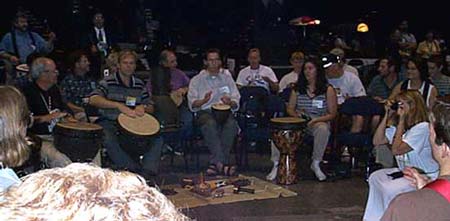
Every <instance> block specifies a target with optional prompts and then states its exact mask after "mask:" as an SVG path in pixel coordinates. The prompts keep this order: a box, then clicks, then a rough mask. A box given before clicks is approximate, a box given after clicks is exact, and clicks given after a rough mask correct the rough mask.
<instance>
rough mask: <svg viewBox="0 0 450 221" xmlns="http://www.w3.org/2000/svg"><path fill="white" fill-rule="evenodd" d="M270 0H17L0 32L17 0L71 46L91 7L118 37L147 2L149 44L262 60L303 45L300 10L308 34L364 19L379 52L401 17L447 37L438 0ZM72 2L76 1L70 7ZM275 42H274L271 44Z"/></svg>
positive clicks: (131, 30)
mask: <svg viewBox="0 0 450 221" xmlns="http://www.w3.org/2000/svg"><path fill="white" fill-rule="evenodd" d="M268 2H269V3H268V5H267V6H265V5H264V4H263V3H262V1H261V0H248V1H246V0H226V1H225V0H223V1H219V0H182V1H177V0H154V1H149V0H127V1H125V0H97V1H94V0H75V1H74V0H71V1H68V0H61V1H49V0H40V1H26V0H18V1H14V2H10V3H9V6H8V7H2V9H1V12H0V13H1V14H2V17H3V18H4V19H2V20H1V22H0V34H4V33H5V32H7V31H8V30H9V27H10V19H9V18H11V17H12V16H13V15H14V13H15V12H16V9H17V8H18V7H19V6H22V7H24V8H26V9H29V10H30V11H31V12H32V13H33V15H35V16H36V18H38V20H41V21H43V20H47V21H48V25H49V26H50V27H51V29H52V30H54V31H55V33H56V34H57V36H58V41H57V46H58V47H59V48H65V49H72V48H76V47H77V42H78V39H79V38H80V37H81V35H82V34H83V32H85V30H86V28H87V27H88V25H89V24H90V23H91V17H92V14H93V13H94V12H95V11H102V12H103V13H104V15H105V17H106V23H107V26H109V27H111V28H114V29H115V32H116V33H117V34H118V37H119V40H121V41H123V42H134V43H136V42H138V41H139V39H140V36H141V35H143V33H144V32H145V30H144V29H145V25H144V20H143V19H144V12H143V10H144V8H150V9H151V10H152V15H153V19H154V20H157V21H159V23H160V26H159V29H158V30H156V32H155V36H154V40H153V41H152V42H151V44H152V45H153V46H154V47H153V48H154V50H157V49H160V48H162V47H169V46H170V47H174V46H177V45H185V46H187V47H188V48H191V49H190V50H204V49H205V48H208V47H218V48H221V49H224V50H226V51H227V52H228V53H229V54H231V55H233V54H239V52H238V51H245V50H246V49H248V48H249V47H253V46H258V47H262V49H266V50H263V55H264V52H266V54H265V56H266V59H267V60H271V61H275V62H281V63H283V62H286V57H287V56H288V54H289V51H292V50H294V49H297V48H302V47H304V44H305V42H307V41H304V40H303V39H302V29H301V27H298V26H291V25H288V21H289V20H290V19H293V18H297V17H299V16H303V15H308V16H311V17H315V18H318V19H320V20H321V25H320V26H318V27H314V28H310V27H308V28H307V38H308V37H309V36H310V34H311V33H313V32H320V33H322V34H324V33H329V32H336V30H341V31H342V30H345V33H346V34H348V35H349V36H350V35H354V33H351V31H349V30H353V28H354V26H355V25H356V24H357V22H359V21H365V22H366V23H368V24H369V28H370V32H369V34H366V35H367V36H370V39H373V40H375V42H376V46H375V48H376V50H377V55H378V54H381V53H382V52H383V48H384V46H385V41H386V40H387V38H388V36H389V32H390V31H391V30H392V29H393V28H394V27H395V26H397V25H398V23H399V22H400V21H401V20H402V19H407V20H409V27H410V31H411V32H413V33H414V34H415V35H416V38H417V40H418V41H421V40H423V36H424V34H425V31H427V30H428V29H434V30H438V31H440V32H441V33H442V34H443V35H444V38H445V39H448V36H449V32H450V29H449V23H450V15H449V9H448V8H447V7H445V6H444V3H443V1H433V0H431V1H430V0H429V1H422V2H418V1H415V2H413V1H354V0H352V1H326V0H317V1H302V0H297V1H296V0H284V1H281V3H280V1H274V0H269V1H268ZM74 5H78V6H79V7H78V8H77V12H76V13H74ZM325 36H326V34H325ZM447 42H448V40H447ZM273 48H279V49H280V50H272V51H271V49H273ZM269 52H270V53H269ZM267 57H269V58H267ZM277 58H278V59H279V61H277Z"/></svg>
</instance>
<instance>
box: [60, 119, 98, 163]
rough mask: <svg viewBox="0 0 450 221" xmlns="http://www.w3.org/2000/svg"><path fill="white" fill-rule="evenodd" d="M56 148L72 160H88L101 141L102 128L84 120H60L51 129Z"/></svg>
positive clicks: (95, 152)
mask: <svg viewBox="0 0 450 221" xmlns="http://www.w3.org/2000/svg"><path fill="white" fill-rule="evenodd" d="M53 136H54V141H53V142H54V144H55V147H56V149H58V150H59V151H60V152H61V153H63V154H65V155H66V156H67V157H69V158H70V160H72V161H73V162H90V161H92V160H93V159H94V158H95V156H96V155H97V153H98V151H99V149H100V148H101V146H102V142H103V128H102V127H101V126H100V125H98V124H91V123H86V122H60V123H57V124H56V126H55V129H54V131H53Z"/></svg>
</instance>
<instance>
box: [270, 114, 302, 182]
mask: <svg viewBox="0 0 450 221" xmlns="http://www.w3.org/2000/svg"><path fill="white" fill-rule="evenodd" d="M270 126H271V131H272V140H273V142H274V144H275V146H276V147H277V149H278V150H279V151H280V162H279V165H278V176H277V182H278V183H279V184H283V185H289V184H294V183H296V182H297V173H298V171H297V156H296V154H297V149H298V146H299V145H300V144H301V143H302V141H303V132H304V129H305V128H306V120H304V119H302V118H296V117H280V118H272V119H270Z"/></svg>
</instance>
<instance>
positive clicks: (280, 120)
mask: <svg viewBox="0 0 450 221" xmlns="http://www.w3.org/2000/svg"><path fill="white" fill-rule="evenodd" d="M270 121H271V122H273V123H283V124H302V123H305V122H306V120H305V119H303V118H298V117H277V118H272V119H270Z"/></svg>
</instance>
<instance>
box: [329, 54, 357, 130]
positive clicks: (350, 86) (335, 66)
mask: <svg viewBox="0 0 450 221" xmlns="http://www.w3.org/2000/svg"><path fill="white" fill-rule="evenodd" d="M322 66H323V68H324V69H325V72H326V76H327V79H328V83H330V84H331V85H332V86H333V87H334V88H335V89H336V95H337V98H338V105H341V104H343V103H344V102H345V100H346V99H348V98H351V97H360V96H366V90H365V89H364V86H363V84H362V83H361V80H360V79H359V78H358V77H357V76H356V75H355V74H353V73H350V72H348V71H344V68H343V64H342V62H341V61H340V57H339V56H336V55H334V54H326V55H324V56H322ZM363 124H364V118H363V117H362V116H360V115H354V116H352V127H351V129H350V132H351V133H359V132H361V131H362V128H363Z"/></svg>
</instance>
